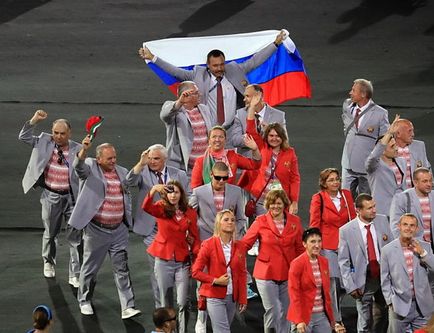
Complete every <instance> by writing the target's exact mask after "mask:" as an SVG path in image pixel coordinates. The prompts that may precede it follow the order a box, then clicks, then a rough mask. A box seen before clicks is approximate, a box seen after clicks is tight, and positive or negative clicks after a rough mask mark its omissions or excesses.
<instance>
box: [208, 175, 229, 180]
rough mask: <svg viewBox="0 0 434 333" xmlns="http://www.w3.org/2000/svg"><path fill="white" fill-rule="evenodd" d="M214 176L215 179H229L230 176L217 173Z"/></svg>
mask: <svg viewBox="0 0 434 333" xmlns="http://www.w3.org/2000/svg"><path fill="white" fill-rule="evenodd" d="M212 176H213V177H214V179H215V180H217V181H220V180H228V179H229V176H216V175H212Z"/></svg>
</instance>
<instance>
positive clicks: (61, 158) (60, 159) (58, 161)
mask: <svg viewBox="0 0 434 333" xmlns="http://www.w3.org/2000/svg"><path fill="white" fill-rule="evenodd" d="M57 155H58V156H59V158H58V159H57V163H59V164H62V161H63V160H65V156H64V155H63V151H62V149H57Z"/></svg>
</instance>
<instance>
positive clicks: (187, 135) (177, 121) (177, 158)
mask: <svg viewBox="0 0 434 333" xmlns="http://www.w3.org/2000/svg"><path fill="white" fill-rule="evenodd" d="M174 106H175V102H174V101H167V102H165V103H164V104H163V107H162V108H161V112H160V118H161V120H162V121H163V122H164V124H165V126H166V147H167V150H168V154H169V158H168V160H167V162H166V163H167V164H168V165H170V166H173V167H175V168H178V169H181V170H185V171H187V170H188V160H189V158H190V152H191V148H192V145H193V129H192V128H191V122H190V118H188V115H187V112H186V111H185V109H184V108H183V107H181V108H180V109H175V108H174ZM198 109H199V112H200V114H201V115H202V117H203V120H204V121H205V125H206V129H207V131H209V130H210V129H211V128H212V127H213V126H214V125H215V124H216V115H215V112H211V111H210V110H209V108H208V107H207V106H206V105H204V104H199V105H198Z"/></svg>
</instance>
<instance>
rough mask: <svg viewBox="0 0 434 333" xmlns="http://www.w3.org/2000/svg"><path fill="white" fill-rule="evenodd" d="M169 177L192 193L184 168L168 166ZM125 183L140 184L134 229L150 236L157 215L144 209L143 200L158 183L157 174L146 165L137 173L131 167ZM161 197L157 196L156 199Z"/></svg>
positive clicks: (129, 184) (140, 233)
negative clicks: (153, 173) (150, 213)
mask: <svg viewBox="0 0 434 333" xmlns="http://www.w3.org/2000/svg"><path fill="white" fill-rule="evenodd" d="M166 170H167V177H165V178H166V182H168V181H169V180H172V179H173V180H177V181H179V182H180V183H181V185H182V187H183V188H184V190H185V191H186V193H187V194H189V193H190V182H189V181H188V178H187V174H186V173H185V171H183V170H179V169H177V168H174V167H171V166H166ZM125 183H126V184H127V185H128V186H130V187H133V186H138V188H139V193H138V194H137V201H136V202H137V205H136V208H135V214H134V226H133V231H134V232H135V233H137V234H139V235H143V236H148V235H150V234H151V233H152V231H153V230H154V226H155V217H153V216H152V215H149V214H148V213H146V212H145V211H144V210H143V209H142V204H143V200H144V199H145V196H146V195H147V194H148V193H149V191H150V190H151V188H152V186H154V185H155V184H158V181H157V179H156V177H155V176H153V175H152V171H151V170H150V169H149V167H148V166H146V167H145V168H144V169H143V170H142V172H141V173H139V174H137V175H136V174H135V173H134V172H133V170H132V169H131V170H130V172H128V174H127V177H126V179H125ZM158 199H159V198H157V197H156V198H155V201H156V200H158Z"/></svg>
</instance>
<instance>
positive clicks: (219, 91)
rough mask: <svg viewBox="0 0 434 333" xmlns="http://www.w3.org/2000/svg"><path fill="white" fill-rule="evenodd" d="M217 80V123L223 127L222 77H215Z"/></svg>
mask: <svg viewBox="0 0 434 333" xmlns="http://www.w3.org/2000/svg"><path fill="white" fill-rule="evenodd" d="M216 80H217V123H218V124H219V125H223V123H224V122H225V105H224V103H223V88H222V82H221V81H222V80H223V78H222V77H216Z"/></svg>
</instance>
